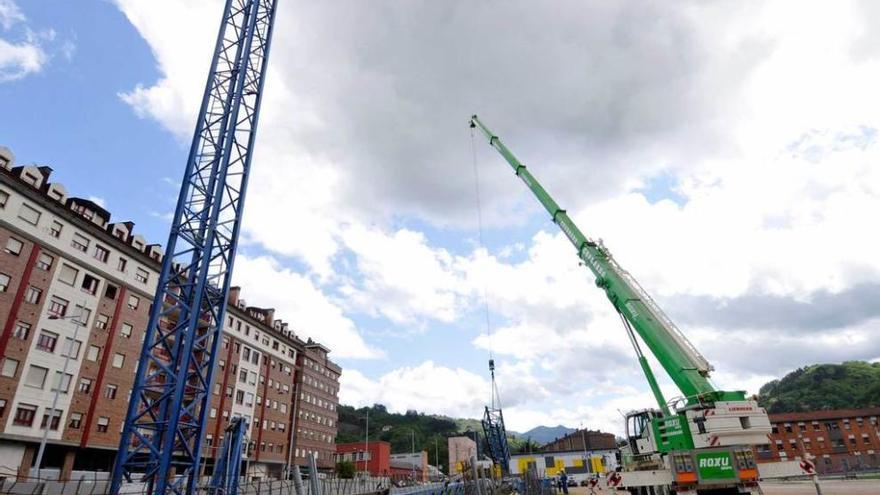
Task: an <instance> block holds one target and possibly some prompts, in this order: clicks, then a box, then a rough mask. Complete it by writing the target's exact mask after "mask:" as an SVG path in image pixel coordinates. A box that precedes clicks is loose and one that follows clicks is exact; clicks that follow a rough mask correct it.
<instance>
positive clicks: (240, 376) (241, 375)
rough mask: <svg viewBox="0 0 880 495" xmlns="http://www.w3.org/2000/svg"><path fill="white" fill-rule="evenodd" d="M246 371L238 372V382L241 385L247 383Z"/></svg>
mask: <svg viewBox="0 0 880 495" xmlns="http://www.w3.org/2000/svg"><path fill="white" fill-rule="evenodd" d="M247 374H248V372H247V370H241V371H239V372H238V381H240V382H241V383H247Z"/></svg>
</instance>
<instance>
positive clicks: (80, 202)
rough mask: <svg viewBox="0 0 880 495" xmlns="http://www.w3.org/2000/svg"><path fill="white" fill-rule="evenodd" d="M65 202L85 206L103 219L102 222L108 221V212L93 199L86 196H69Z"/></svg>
mask: <svg viewBox="0 0 880 495" xmlns="http://www.w3.org/2000/svg"><path fill="white" fill-rule="evenodd" d="M67 204H68V205H71V204H78V205H83V206H85V207H87V208H88V209H90V210H92V211H94V212H95V214H96V215H98V216H99V217H101V218H102V219H104V222H109V221H110V212H109V211H107V210H105V209H104V208H103V207H102V206H101V205H99V204H98V203H95V202H94V201H92V200H90V199H86V198H70V199H68V200H67Z"/></svg>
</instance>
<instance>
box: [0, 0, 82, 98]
mask: <svg viewBox="0 0 880 495" xmlns="http://www.w3.org/2000/svg"><path fill="white" fill-rule="evenodd" d="M0 27H2V28H3V31H4V34H3V37H0V83H3V82H9V81H16V80H19V79H22V78H24V77H26V76H29V75H31V74H36V73H39V72H40V71H42V70H43V68H44V67H45V66H46V65H47V64H48V63H49V61H50V60H51V59H52V53H53V52H54V50H55V41H56V38H57V33H56V32H55V30H54V29H51V28H48V29H39V30H37V29H33V28H31V26H30V25H29V24H28V23H27V17H26V16H25V15H24V13H23V12H22V11H21V9H20V8H19V6H18V4H16V3H15V1H14V0H0ZM13 28H16V29H13ZM13 38H18V39H17V40H14V39H13ZM47 48H48V49H47ZM58 51H59V52H60V53H61V54H62V56H64V57H65V58H66V59H67V60H68V61H70V60H71V58H72V57H73V54H74V52H75V51H76V44H75V43H74V42H73V41H72V40H69V39H67V40H64V41H62V42H61V44H60V47H58Z"/></svg>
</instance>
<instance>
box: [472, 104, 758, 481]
mask: <svg viewBox="0 0 880 495" xmlns="http://www.w3.org/2000/svg"><path fill="white" fill-rule="evenodd" d="M470 124H471V128H476V129H479V130H480V132H482V133H483V134H484V135H485V136H486V138H487V139H488V140H489V144H490V145H491V146H492V147H493V148H495V149H496V150H497V151H498V152H499V153H500V154H501V156H502V157H504V159H505V160H506V161H507V163H509V164H510V166H511V168H513V171H514V172H515V173H516V175H517V177H519V178H520V179H522V181H523V182H524V183H525V185H526V186H527V187H528V188H529V189H530V190H531V191H532V193H533V194H534V195H535V197H536V198H538V201H539V202H540V203H541V204H542V205H543V206H544V208H545V209H546V210H547V212H548V213H550V217H551V218H552V219H553V222H554V223H556V225H558V226H559V228H560V229H562V232H564V233H565V235H566V236H567V237H568V239H569V241H571V243H572V244H573V245H574V247H575V249H576V250H577V254H578V257H580V259H581V260H582V261H583V264H584V265H586V266H587V267H588V268H589V269H590V271H592V272H593V275H594V276H595V277H596V285H597V286H598V287H599V288H601V289H603V290H604V291H605V294H606V296H608V299H609V300H610V301H611V304H612V305H613V306H614V309H615V310H616V311H617V313H618V314H619V315H620V319H621V321H622V322H623V325H624V327H625V329H626V331H627V335H628V336H629V339H630V341H631V343H632V345H633V347H634V348H635V351H636V354H637V356H638V360H639V364H640V366H641V368H642V370H643V371H644V373H645V377H646V378H647V381H648V385H649V386H650V388H651V391H652V393H653V394H654V398H655V399H656V401H657V404H658V406H659V410H643V411H634V412H631V413H629V414H628V415H627V416H626V432H627V442H628V447H627V448H626V450H627V452H624V454H625V456H624V468H625V469H624V471H623V472H621V473H618V474H615V475H614V476H612V477H610V478H609V480H611V479H614V480H617V482H621V483H622V484H620V485H614V486H621V487H623V486H627V487H633V488H639V487H642V488H643V487H648V486H657V485H660V484H664V483H667V482H669V483H671V484H672V485H673V486H675V487H678V488H680V489H681V490H691V489H693V490H697V489H700V490H703V489H705V492H706V493H710V492H713V491H715V490H718V489H724V488H725V487H727V488H738V489H740V490H745V489H747V488H746V487H752V486H754V485H755V484H756V483H757V481H756V480H757V478H758V471H757V468H756V465H755V462H754V458H753V456H752V451H751V448H750V447H749V446H750V445H757V444H764V443H767V434H769V433H770V423H769V419H768V417H767V413H766V411H765V410H764V409H762V408H761V407H759V406H758V404H757V403H756V402H755V401H754V400H750V399H746V396H745V392H743V391H739V390H738V391H723V390H717V389H716V388H715V386H714V385H713V384H712V383H711V382H710V381H709V374H710V372H712V371H713V367H712V365H711V364H709V362H708V361H707V360H706V358H705V357H703V355H702V354H700V352H699V351H698V350H697V349H696V347H694V345H693V344H692V343H691V342H690V341H689V340H688V339H687V338H686V337H685V336H684V334H683V333H682V332H681V330H679V329H678V327H676V326H675V324H674V323H673V322H672V320H670V319H669V317H668V316H666V314H665V313H664V312H663V311H662V310H661V309H660V307H659V306H658V305H657V303H656V302H654V300H653V299H651V297H650V296H649V295H648V293H647V292H646V291H645V290H644V289H643V288H642V287H641V286H640V285H639V283H638V282H637V281H636V280H635V278H633V277H632V275H630V274H629V273H628V272H627V271H626V270H624V269H623V268H622V267H621V266H620V265H619V264H618V263H617V261H615V259H614V257H613V256H612V255H611V253H610V252H609V251H608V249H607V248H605V246H604V245H603V244H602V241H601V240H600V241H593V240H591V239H589V238H587V236H585V235H584V234H583V232H581V230H580V229H579V228H578V227H577V225H575V223H574V222H573V221H572V220H571V218H570V217H569V216H568V213H566V211H565V210H564V209H562V208H561V207H560V206H559V205H558V204H557V203H556V201H555V200H554V199H553V198H552V197H551V196H550V194H549V193H547V191H546V190H545V189H544V187H543V186H542V185H541V184H540V183H539V182H538V181H537V179H535V177H534V176H533V175H532V174H531V172H529V170H528V169H527V168H526V166H525V165H523V164H522V162H520V161H519V160H518V159H517V158H516V156H514V154H513V153H512V152H511V151H510V150H509V149H508V148H507V146H505V145H504V143H502V142H501V140H500V139H499V138H498V136H496V135H495V134H493V133H492V131H490V130H489V129H488V128H487V127H486V126H485V125H484V124H483V123H482V122H481V121H480V119H478V118H477V116H476V115H474V116H473V117H471V121H470ZM635 334H638V336H639V337H640V338H641V340H642V342H644V343H645V345H646V346H647V347H648V349H649V350H650V352H651V353H652V354H653V355H654V356H655V357H656V358H657V361H658V362H659V363H660V365H661V366H662V367H663V369H664V370H665V371H666V373H667V374H668V375H669V377H670V378H671V379H672V381H673V382H674V383H675V385H676V386H677V387H678V389H679V390H680V391H681V393H682V395H683V398H684V401H683V403H682V402H678V404H679V407H677V408H676V410H675V411H671V410H670V409H671V407H670V405H669V403H668V402H667V401H666V399H665V398H664V397H663V393H662V392H661V390H660V387H659V386H658V384H657V380H656V378H655V376H654V373H653V371H652V370H651V367H650V366H649V364H648V360H647V359H646V357H645V355H644V354H643V353H642V350H641V347H640V345H639V340H638V339H637V338H636V335H635ZM716 465H717V466H721V465H723V466H725V469H723V470H716V471H712V469H710V468H711V466H716ZM609 482H610V481H609ZM706 483H708V485H707V484H706ZM639 489H641V488H639ZM749 489H750V488H749ZM688 493H691V492H689V491H688ZM701 493H703V492H701ZM743 493H745V492H743Z"/></svg>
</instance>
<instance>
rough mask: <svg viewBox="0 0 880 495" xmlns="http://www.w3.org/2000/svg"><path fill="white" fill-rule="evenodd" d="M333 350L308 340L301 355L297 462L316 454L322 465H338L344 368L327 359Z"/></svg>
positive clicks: (299, 359)
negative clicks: (339, 407) (337, 455)
mask: <svg viewBox="0 0 880 495" xmlns="http://www.w3.org/2000/svg"><path fill="white" fill-rule="evenodd" d="M329 353H330V349H328V348H326V347H324V346H323V345H321V344H319V343H317V342H314V341H312V339H308V340H307V341H306V342H305V343H303V345H302V351H301V352H299V353H298V354H297V366H298V369H299V370H300V372H299V373H298V374H297V389H298V390H299V402H298V404H299V407H298V408H297V417H296V435H297V440H298V441H297V445H296V447H295V450H294V454H295V456H296V459H297V462H298V463H300V464H304V463H305V462H306V456H307V455H308V454H309V453H314V454H315V457H316V459H317V462H318V467H319V468H324V469H331V468H333V467H334V466H335V463H334V460H333V454H334V453H335V452H336V446H335V445H334V443H335V441H336V430H337V428H338V426H337V424H336V422H337V420H338V419H339V413H338V412H337V408H338V406H339V375H340V374H341V373H342V369H341V368H340V367H339V366H338V365H337V364H335V363H334V362H333V361H330V360H329V359H328V358H327V354H329Z"/></svg>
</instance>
